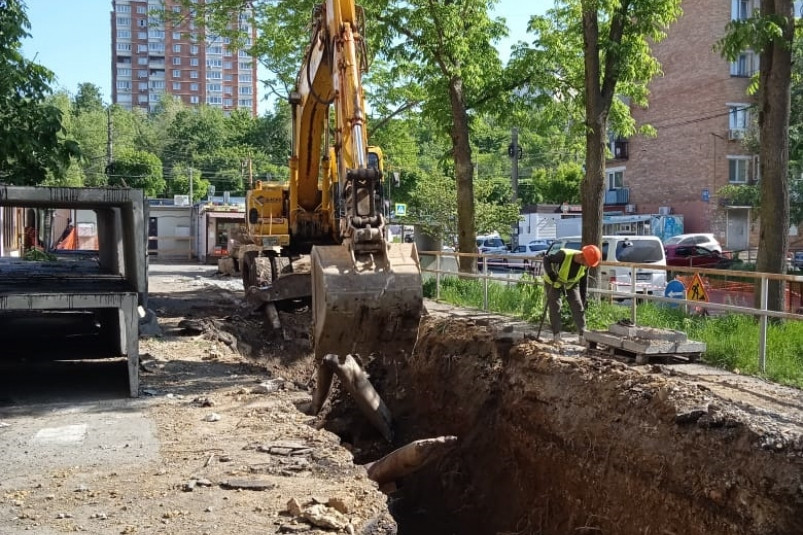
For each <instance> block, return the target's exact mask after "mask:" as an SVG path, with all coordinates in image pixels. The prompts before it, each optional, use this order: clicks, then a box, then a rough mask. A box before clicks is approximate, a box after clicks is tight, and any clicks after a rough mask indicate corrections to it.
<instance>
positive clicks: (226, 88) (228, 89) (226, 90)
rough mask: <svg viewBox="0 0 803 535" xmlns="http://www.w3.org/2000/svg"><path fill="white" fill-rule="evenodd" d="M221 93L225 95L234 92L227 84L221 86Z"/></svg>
mask: <svg viewBox="0 0 803 535" xmlns="http://www.w3.org/2000/svg"><path fill="white" fill-rule="evenodd" d="M223 93H225V94H226V95H233V94H234V91H233V90H232V88H231V87H229V86H225V87H224V88H223Z"/></svg>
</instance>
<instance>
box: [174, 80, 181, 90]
mask: <svg viewBox="0 0 803 535" xmlns="http://www.w3.org/2000/svg"><path fill="white" fill-rule="evenodd" d="M173 91H181V82H173Z"/></svg>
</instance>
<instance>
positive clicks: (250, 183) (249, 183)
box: [248, 156, 254, 189]
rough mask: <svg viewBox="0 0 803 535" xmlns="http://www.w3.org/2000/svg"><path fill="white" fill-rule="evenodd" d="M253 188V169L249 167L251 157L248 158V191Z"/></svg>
mask: <svg viewBox="0 0 803 535" xmlns="http://www.w3.org/2000/svg"><path fill="white" fill-rule="evenodd" d="M253 188H254V169H253V166H252V165H251V156H249V157H248V189H253Z"/></svg>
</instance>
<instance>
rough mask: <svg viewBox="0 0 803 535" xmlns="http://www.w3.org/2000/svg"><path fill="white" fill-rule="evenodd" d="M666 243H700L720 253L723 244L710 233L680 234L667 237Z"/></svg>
mask: <svg viewBox="0 0 803 535" xmlns="http://www.w3.org/2000/svg"><path fill="white" fill-rule="evenodd" d="M664 245H699V246H700V247H705V248H706V249H710V250H712V251H716V252H718V253H721V252H722V245H720V244H719V242H718V241H717V239H716V238H715V237H714V235H713V234H710V233H695V234H678V235H677V236H672V237H671V238H667V239H666V240H665V241H664Z"/></svg>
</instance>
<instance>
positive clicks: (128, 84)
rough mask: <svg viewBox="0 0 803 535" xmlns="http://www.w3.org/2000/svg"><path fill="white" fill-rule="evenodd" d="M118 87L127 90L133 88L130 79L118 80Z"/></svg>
mask: <svg viewBox="0 0 803 535" xmlns="http://www.w3.org/2000/svg"><path fill="white" fill-rule="evenodd" d="M117 89H123V90H125V91H130V90H131V82H130V81H129V80H117Z"/></svg>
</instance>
